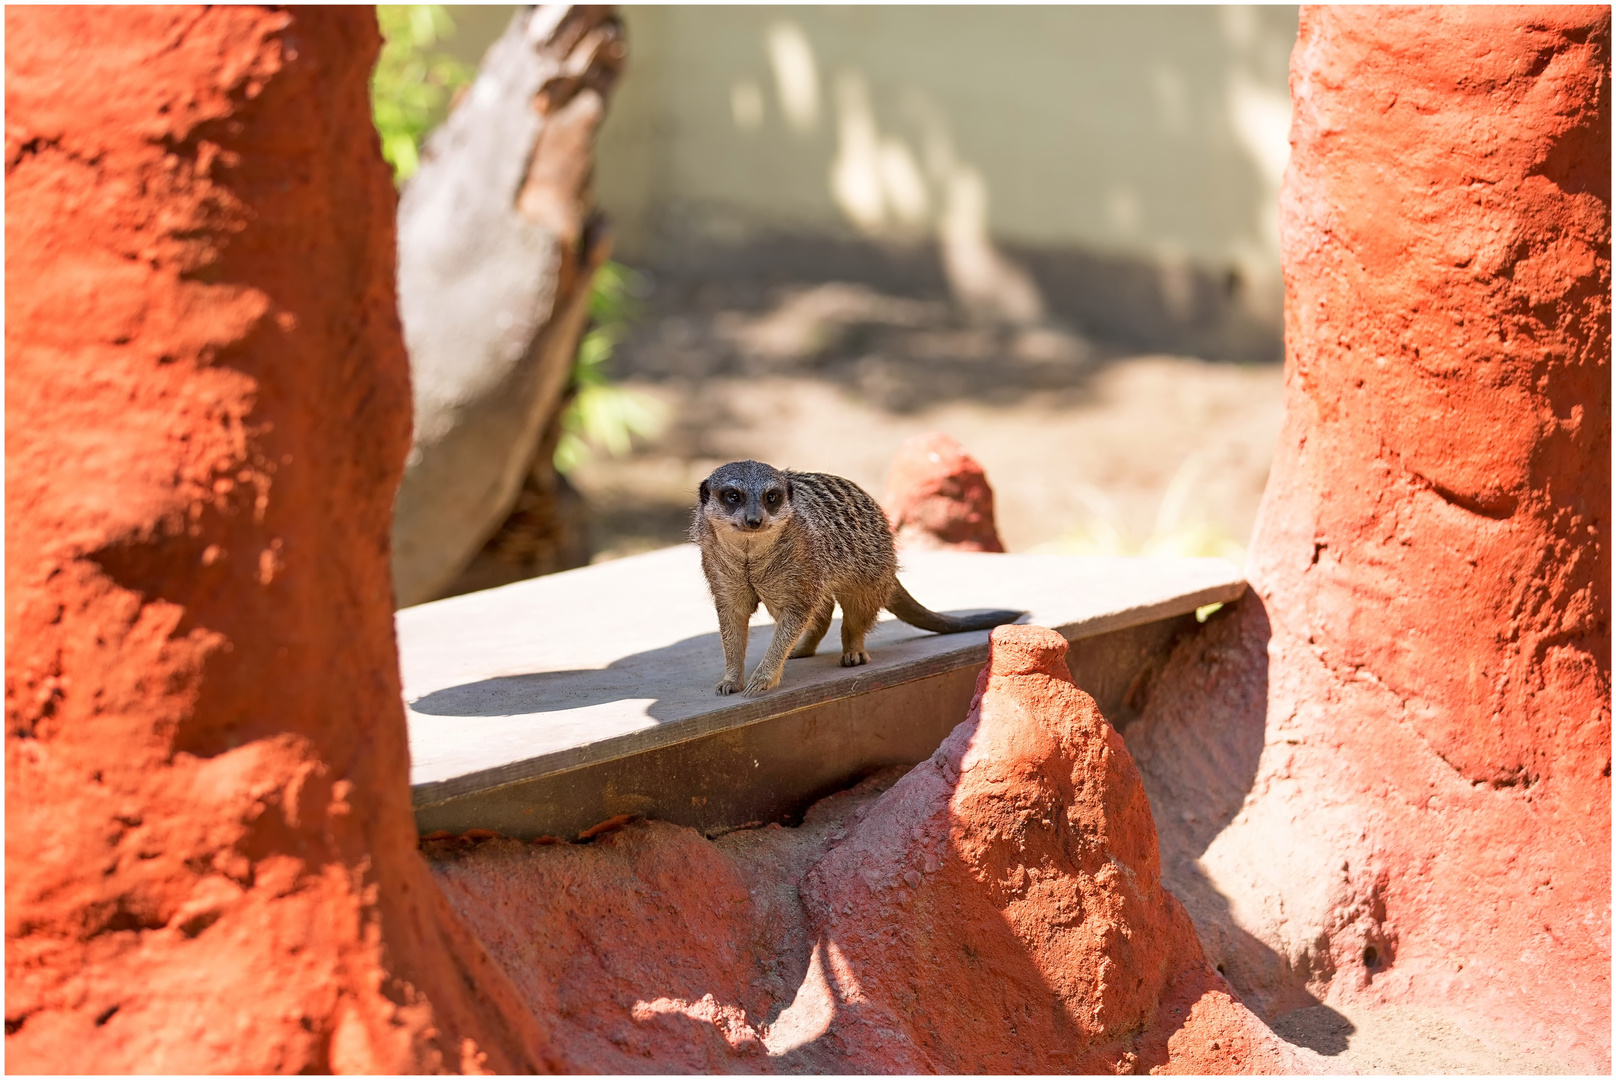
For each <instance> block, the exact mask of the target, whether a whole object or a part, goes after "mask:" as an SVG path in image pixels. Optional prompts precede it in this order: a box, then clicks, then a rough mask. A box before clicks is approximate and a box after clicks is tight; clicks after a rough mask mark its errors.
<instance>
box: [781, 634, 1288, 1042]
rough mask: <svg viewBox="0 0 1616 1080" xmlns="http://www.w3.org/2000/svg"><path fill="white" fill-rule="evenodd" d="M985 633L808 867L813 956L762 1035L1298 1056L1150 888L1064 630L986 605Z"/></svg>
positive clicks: (1140, 828)
mask: <svg viewBox="0 0 1616 1080" xmlns="http://www.w3.org/2000/svg"><path fill="white" fill-rule="evenodd" d="M991 649H992V651H991V655H990V658H989V661H988V667H987V668H986V669H984V671H983V673H982V676H981V678H980V680H979V682H978V691H977V700H976V702H975V703H974V705H973V706H972V709H971V714H970V716H969V718H968V719H967V720H966V722H965V723H964V724H962V725H960V727H958V728H956V729H955V731H954V733H953V734H952V735H950V736H949V738H948V739H947V740H945V741H944V743H943V745H942V746H941V747H940V748H939V749H938V751H937V753H936V754H934V755H933V756H932V757H931V759H930V760H928V761H926V762H924V763H922V764H921V765H919V766H917V767H916V768H915V769H914V770H913V771H911V772H910V773H909V774H908V775H906V776H905V777H904V778H903V779H902V780H900V781H899V782H898V783H897V784H896V785H895V786H894V787H893V788H892V790H891V791H889V792H888V793H887V794H886V795H885V796H884V797H883V798H882V799H881V800H880V802H878V803H877V804H876V805H875V806H874V807H873V808H872V809H871V810H870V812H869V813H868V814H867V815H866V816H865V817H864V818H863V819H862V820H861V821H860V822H858V824H857V825H856V827H855V828H854V829H853V830H852V831H851V832H850V833H849V835H848V837H847V839H846V840H845V841H843V842H842V843H841V844H840V845H839V846H837V847H836V848H835V849H833V850H832V851H831V852H830V853H829V854H828V855H827V856H826V857H825V858H824V859H823V860H821V861H820V862H819V863H818V864H817V865H816V866H815V867H814V869H813V870H812V871H811V872H810V873H809V875H808V878H807V880H806V882H805V883H804V886H803V900H804V903H805V904H806V906H807V908H808V911H809V913H810V917H811V925H812V927H813V930H814V931H815V934H816V936H817V939H818V940H817V944H816V946H815V948H816V958H819V957H822V958H823V959H822V961H821V963H822V970H823V972H824V975H823V978H822V980H821V981H820V983H819V984H818V986H817V987H816V986H815V985H814V983H813V982H812V976H810V983H809V984H808V985H806V986H805V988H804V992H803V993H799V997H798V1003H797V1004H795V1005H794V1006H793V1007H792V1009H791V1010H788V1012H787V1014H786V1015H785V1016H783V1017H782V1018H781V1021H779V1022H777V1024H776V1026H775V1029H774V1031H773V1032H772V1034H773V1035H774V1036H775V1037H776V1038H778V1036H779V1032H780V1029H781V1027H782V1026H784V1025H786V1024H790V1023H793V1022H796V1021H797V1020H798V1017H799V1015H800V1016H801V1017H802V1019H803V1020H804V1021H806V1020H808V1018H810V1017H819V1016H823V1015H825V1014H826V1013H827V1012H828V1013H829V1017H828V1019H829V1024H828V1028H827V1030H826V1031H825V1033H824V1034H822V1035H819V1036H818V1038H819V1039H820V1040H821V1041H822V1042H823V1041H829V1042H830V1043H831V1044H832V1045H834V1046H836V1047H837V1049H838V1050H839V1055H840V1057H841V1059H842V1060H843V1061H845V1062H848V1063H852V1062H863V1063H865V1064H866V1065H867V1066H871V1067H877V1068H881V1069H882V1070H883V1071H895V1072H910V1071H925V1072H936V1071H941V1072H951V1073H957V1072H982V1071H987V1072H1042V1073H1055V1072H1061V1073H1064V1072H1114V1071H1123V1072H1132V1071H1144V1070H1146V1069H1152V1068H1163V1070H1164V1071H1169V1072H1177V1071H1186V1070H1189V1071H1199V1070H1200V1069H1204V1068H1209V1067H1210V1068H1212V1069H1213V1071H1229V1072H1245V1073H1249V1072H1289V1071H1299V1070H1300V1068H1301V1062H1300V1061H1299V1059H1298V1058H1297V1057H1296V1056H1295V1055H1294V1052H1293V1051H1292V1050H1291V1048H1290V1047H1288V1046H1287V1045H1286V1044H1284V1043H1283V1042H1282V1041H1281V1040H1279V1039H1278V1038H1277V1037H1276V1036H1274V1035H1273V1034H1272V1033H1271V1032H1269V1031H1268V1030H1267V1028H1266V1027H1265V1026H1264V1025H1263V1024H1262V1023H1261V1021H1259V1020H1257V1019H1256V1017H1254V1016H1252V1015H1251V1014H1250V1013H1249V1012H1248V1011H1247V1010H1246V1009H1245V1008H1244V1007H1243V1006H1240V1005H1239V1004H1237V1003H1235V1002H1233V1001H1232V1000H1231V999H1230V998H1229V996H1228V993H1227V989H1226V987H1225V985H1224V983H1223V980H1222V979H1220V978H1219V977H1218V976H1217V974H1216V973H1215V972H1214V971H1213V970H1212V969H1211V967H1210V966H1209V965H1208V964H1207V963H1206V960H1205V958H1204V957H1203V956H1202V953H1201V948H1200V944H1199V943H1198V942H1197V941H1196V938H1195V933H1194V928H1193V924H1192V923H1191V922H1190V919H1189V917H1188V916H1187V915H1186V914H1185V913H1184V910H1183V908H1182V907H1180V906H1179V904H1178V902H1177V901H1176V900H1174V899H1173V898H1172V896H1171V895H1170V894H1168V893H1167V892H1166V891H1165V890H1163V889H1162V887H1161V877H1160V863H1159V860H1158V858H1157V852H1156V835H1155V829H1154V827H1153V825H1152V823H1151V817H1150V806H1149V803H1148V802H1147V800H1146V797H1145V791H1144V788H1143V786H1142V785H1141V783H1140V780H1139V774H1138V772H1137V771H1136V770H1135V768H1134V764H1133V760H1132V759H1131V758H1130V757H1129V755H1128V752H1127V750H1126V749H1125V748H1124V746H1123V743H1122V739H1121V737H1120V736H1119V735H1117V733H1116V732H1115V730H1113V729H1112V727H1111V726H1110V725H1109V724H1107V723H1106V722H1105V719H1104V718H1103V717H1102V716H1101V715H1100V712H1099V710H1098V709H1097V708H1096V707H1095V705H1094V701H1093V699H1092V698H1090V697H1089V696H1088V695H1087V694H1085V693H1083V692H1082V691H1081V690H1079V689H1078V688H1077V687H1076V686H1075V685H1073V683H1072V679H1071V675H1070V674H1069V672H1068V671H1067V667H1066V651H1067V646H1066V641H1065V639H1063V638H1062V637H1061V636H1060V635H1059V634H1057V633H1055V632H1054V631H1053V630H1046V629H1043V628H1041V627H1034V626H1002V627H999V628H998V629H996V630H995V631H994V632H993V637H992V647H991ZM815 991H817V996H818V997H819V998H820V999H821V1000H815V995H814V992H815ZM805 998H806V1000H805ZM771 1041H773V1039H771ZM1213 1044H1217V1048H1216V1049H1217V1052H1216V1053H1211V1054H1207V1053H1206V1052H1205V1051H1206V1050H1207V1049H1208V1048H1209V1047H1212V1045H1213Z"/></svg>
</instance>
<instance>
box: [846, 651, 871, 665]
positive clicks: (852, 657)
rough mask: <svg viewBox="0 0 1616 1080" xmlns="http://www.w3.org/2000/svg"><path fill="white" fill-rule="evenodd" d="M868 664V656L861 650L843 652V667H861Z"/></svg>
mask: <svg viewBox="0 0 1616 1080" xmlns="http://www.w3.org/2000/svg"><path fill="white" fill-rule="evenodd" d="M869 662H870V654H869V653H867V652H865V651H864V650H863V649H856V650H854V651H853V652H844V653H843V654H842V666H843V667H861V666H863V665H864V664H868V663H869Z"/></svg>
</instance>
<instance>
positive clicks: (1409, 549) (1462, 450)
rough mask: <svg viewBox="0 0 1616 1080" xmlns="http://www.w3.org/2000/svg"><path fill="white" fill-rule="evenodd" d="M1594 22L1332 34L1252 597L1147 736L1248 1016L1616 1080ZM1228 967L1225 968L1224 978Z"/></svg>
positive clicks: (1595, 11) (1594, 12) (1196, 890)
mask: <svg viewBox="0 0 1616 1080" xmlns="http://www.w3.org/2000/svg"><path fill="white" fill-rule="evenodd" d="M1609 45H1610V23H1609V9H1608V8H1525V9H1522V8H1424V9H1386V8H1374V9H1371V8H1365V9H1348V8H1317V9H1312V8H1310V9H1306V10H1305V11H1304V13H1303V15H1302V21H1301V36H1300V40H1299V41H1298V44H1297V48H1296V51H1295V53H1294V55H1293V59H1292V88H1293V95H1294V99H1295V106H1296V113H1295V122H1294V127H1293V132H1292V140H1293V147H1294V149H1293V155H1292V159H1291V166H1290V173H1289V175H1288V177H1287V180H1286V186H1285V194H1284V197H1283V203H1282V211H1283V239H1284V251H1285V267H1286V280H1287V298H1286V312H1287V341H1288V343H1289V356H1288V359H1287V369H1286V426H1285V430H1284V433H1283V435H1282V437H1281V439H1280V443H1279V447H1278V450H1277V453H1276V458H1275V464H1274V471H1273V475H1272V478H1271V480H1270V484H1269V488H1268V491H1267V495H1266V497H1265V501H1264V504H1263V509H1262V511H1261V513H1260V515H1259V520H1258V527H1257V531H1256V536H1255V539H1254V542H1253V547H1252V553H1251V560H1250V564H1249V567H1248V571H1249V577H1250V580H1251V582H1252V584H1253V586H1254V588H1255V591H1256V593H1257V596H1256V597H1255V598H1253V599H1251V600H1248V601H1245V602H1243V603H1242V604H1241V605H1240V607H1239V609H1238V610H1236V611H1232V612H1229V613H1227V615H1226V616H1224V617H1221V618H1220V620H1219V621H1220V622H1221V626H1219V627H1209V630H1211V631H1213V632H1212V633H1209V634H1208V635H1206V636H1205V637H1204V638H1203V639H1200V640H1198V641H1196V642H1192V643H1190V644H1189V645H1187V646H1186V653H1185V655H1183V656H1181V657H1179V658H1178V659H1177V660H1175V662H1174V663H1173V664H1170V665H1169V669H1168V671H1167V673H1166V675H1165V676H1164V678H1163V680H1162V681H1161V682H1160V683H1159V684H1158V686H1157V688H1156V691H1155V694H1154V695H1153V697H1152V700H1151V701H1150V702H1149V703H1148V704H1147V706H1146V709H1145V713H1144V715H1143V716H1142V718H1141V720H1140V721H1139V724H1138V725H1137V726H1131V727H1130V728H1129V731H1128V739H1129V743H1130V746H1132V747H1133V748H1134V749H1135V751H1136V755H1137V758H1138V760H1139V762H1140V767H1141V770H1142V772H1143V773H1144V775H1145V778H1146V783H1147V786H1148V787H1149V788H1150V789H1151V791H1152V796H1153V798H1154V799H1155V800H1156V801H1155V810H1156V820H1157V823H1158V826H1159V827H1160V828H1161V829H1162V830H1163V832H1164V838H1163V848H1164V851H1166V852H1168V853H1170V854H1169V857H1168V866H1167V868H1166V874H1167V877H1168V880H1169V884H1170V886H1171V887H1172V888H1174V889H1175V891H1180V892H1181V894H1182V895H1184V896H1185V898H1186V902H1187V904H1188V905H1189V907H1190V909H1191V911H1192V912H1195V914H1196V918H1197V920H1198V923H1199V924H1200V927H1201V929H1202V934H1203V939H1204V940H1205V941H1206V942H1207V943H1208V948H1209V951H1211V952H1212V953H1213V955H1214V959H1217V960H1219V962H1221V963H1224V965H1225V967H1226V970H1227V971H1228V973H1229V975H1230V977H1231V979H1232V980H1233V982H1234V983H1235V985H1236V986H1237V987H1238V988H1240V990H1241V992H1242V994H1243V995H1245V996H1246V997H1247V1000H1250V1001H1252V1002H1253V1003H1254V1004H1256V1005H1257V1006H1258V1007H1259V1008H1261V1009H1265V1010H1267V1011H1269V1012H1270V1013H1272V1012H1274V1011H1278V1010H1281V1009H1283V1008H1289V1007H1293V1006H1295V1005H1298V1004H1304V1003H1306V1000H1307V999H1306V997H1305V996H1304V994H1305V992H1306V991H1309V990H1310V991H1311V992H1312V994H1314V995H1316V996H1321V997H1325V998H1326V999H1328V1000H1341V1001H1355V1002H1363V1003H1375V1002H1382V1003H1385V1002H1397V1003H1404V1004H1439V1003H1451V1004H1453V1005H1456V1006H1460V1007H1463V1008H1465V1009H1467V1010H1468V1011H1469V1015H1470V1018H1471V1019H1470V1022H1471V1023H1472V1024H1473V1025H1475V1026H1478V1027H1487V1028H1490V1029H1491V1030H1493V1031H1496V1032H1503V1033H1507V1035H1508V1037H1509V1038H1511V1039H1514V1040H1517V1041H1519V1042H1520V1043H1521V1044H1523V1045H1532V1046H1536V1047H1540V1048H1543V1049H1545V1050H1547V1051H1549V1052H1551V1053H1553V1054H1555V1055H1556V1056H1557V1057H1558V1058H1559V1060H1560V1061H1561V1062H1562V1063H1563V1064H1564V1065H1565V1066H1566V1067H1569V1068H1571V1069H1573V1070H1591V1071H1604V1070H1608V1068H1609V1066H1610V1030H1611V1029H1610V985H1609V972H1610V915H1609V912H1610V907H1609V901H1610V778H1609V773H1610V713H1609V705H1608V703H1609V693H1610V667H1609V664H1610V645H1611V642H1610V626H1609V611H1610V596H1609V577H1610V562H1609V539H1610V532H1609V530H1610V524H1609V512H1610V370H1609V361H1610V336H1609V335H1610V305H1609V296H1610V287H1611V280H1610V246H1609V245H1610V231H1609V230H1610V201H1609V197H1610V174H1609V162H1610V90H1609V86H1610V75H1609V64H1610V52H1609ZM1220 954H1221V955H1220Z"/></svg>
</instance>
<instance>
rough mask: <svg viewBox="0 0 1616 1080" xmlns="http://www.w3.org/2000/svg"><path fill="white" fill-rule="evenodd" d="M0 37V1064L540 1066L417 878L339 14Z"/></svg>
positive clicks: (374, 277) (513, 1013)
mask: <svg viewBox="0 0 1616 1080" xmlns="http://www.w3.org/2000/svg"><path fill="white" fill-rule="evenodd" d="M5 18H6V37H5V48H6V325H5V342H6V369H7V370H6V526H5V527H6V534H5V535H6V556H7V557H6V570H5V572H6V603H5V617H6V629H5V632H6V684H5V700H6V743H5V747H6V766H5V767H6V817H7V822H6V824H7V828H6V994H5V997H6V1043H5V1046H6V1061H7V1066H8V1067H9V1068H10V1069H11V1070H13V1071H21V1072H33V1071H73V1072H125V1071H131V1070H140V1071H151V1072H180V1073H188V1072H214V1071H230V1072H297V1071H300V1070H324V1069H335V1070H337V1071H348V1072H352V1071H377V1070H379V1071H383V1072H390V1071H397V1070H416V1069H439V1068H448V1069H459V1068H462V1067H467V1068H476V1067H479V1066H486V1067H490V1068H497V1069H500V1070H513V1069H514V1070H520V1069H525V1068H532V1067H534V1066H536V1065H542V1064H543V1063H544V1058H543V1054H544V1052H545V1051H544V1040H543V1037H542V1035H541V1033H540V1032H539V1031H538V1030H537V1028H536V1027H535V1026H534V1025H535V1021H534V1020H533V1019H532V1017H531V1016H530V1015H528V1014H527V1013H525V1012H524V1011H522V1010H521V1009H520V1008H519V1007H516V1006H515V1000H514V998H513V997H512V992H511V989H510V986H509V984H508V982H507V981H506V980H505V979H504V977H503V975H501V973H500V972H499V971H498V969H497V968H495V967H494V966H493V965H492V963H491V962H490V961H489V960H488V958H487V956H486V954H484V953H483V951H482V949H481V947H480V946H478V945H477V943H476V941H475V939H473V938H472V937H471V936H470V935H469V934H468V933H467V932H466V931H465V930H464V929H463V928H461V927H460V926H459V924H458V923H457V922H456V921H455V920H454V919H453V918H452V916H451V915H450V914H449V912H448V910H447V908H446V906H445V905H444V902H443V900H442V898H441V896H439V894H438V893H437V892H436V890H435V889H434V888H433V886H432V885H431V883H430V879H429V878H428V877H427V875H426V873H425V871H424V867H423V865H422V864H421V862H420V860H419V858H418V856H417V854H416V852H415V850H414V847H415V837H414V828H413V821H412V819H411V816H410V807H409V789H408V783H407V749H406V745H405V730H404V721H403V715H402V709H401V705H400V697H399V684H398V678H397V659H396V656H395V652H394V646H393V636H392V620H391V616H392V597H391V588H390V584H389V579H388V570H387V542H388V541H387V526H388V521H389V518H390V511H391V500H392V493H393V491H394V489H395V487H396V486H397V483H398V477H399V473H400V469H401V466H402V462H403V458H404V453H405V449H406V447H407V444H408V439H409V415H410V398H409V387H408V370H407V367H406V363H405V356H404V351H403V346H402V342H401V339H400V334H399V326H398V321H397V316H396V313H395V307H394V299H393V287H392V280H393V258H394V255H393V249H394V244H393V213H394V206H395V197H394V192H393V188H392V184H391V182H390V177H389V175H388V172H387V169H386V167H385V165H384V164H383V163H382V160H381V157H380V155H379V151H378V147H377V143H376V136H375V135H374V132H373V130H372V128H371V126H370V118H369V117H370V106H369V99H368V92H367V82H368V75H369V71H370V67H371V65H372V63H373V62H374V58H375V55H376V51H377V49H378V47H379V39H378V34H377V31H376V26H375V19H374V15H373V13H372V12H371V10H370V9H369V8H299V9H293V10H291V11H272V10H266V9H261V8H252V7H225V8H202V7H190V8H151V7H118V8H87V7H63V8H42V7H33V8H26V7H25V8H17V7H12V8H9V9H7V11H6V15H5Z"/></svg>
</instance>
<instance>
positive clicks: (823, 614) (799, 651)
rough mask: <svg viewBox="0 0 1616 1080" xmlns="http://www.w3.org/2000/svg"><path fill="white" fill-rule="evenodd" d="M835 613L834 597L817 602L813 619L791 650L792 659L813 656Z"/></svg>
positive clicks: (823, 638) (827, 597)
mask: <svg viewBox="0 0 1616 1080" xmlns="http://www.w3.org/2000/svg"><path fill="white" fill-rule="evenodd" d="M835 613H836V599H835V597H832V596H826V597H825V599H823V600H821V601H820V602H819V606H818V607H816V608H814V615H813V618H812V619H811V620H810V621H809V623H808V629H807V630H805V631H803V635H802V640H801V641H799V642H798V643H797V647H796V648H795V649H792V650H791V658H792V659H796V658H797V657H799V656H812V655H814V652H815V650H817V649H818V648H819V643H820V642H821V641H823V640H825V634H826V632H827V631H829V630H830V620H831V616H832V615H834V614H835Z"/></svg>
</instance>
